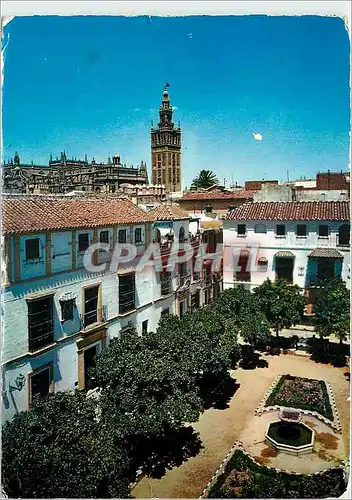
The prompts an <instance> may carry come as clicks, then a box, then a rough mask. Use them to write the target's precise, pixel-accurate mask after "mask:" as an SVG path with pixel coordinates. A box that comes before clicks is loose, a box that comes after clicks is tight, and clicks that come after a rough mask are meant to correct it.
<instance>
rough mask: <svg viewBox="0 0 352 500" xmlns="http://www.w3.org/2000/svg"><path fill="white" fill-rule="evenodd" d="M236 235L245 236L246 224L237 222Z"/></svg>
mask: <svg viewBox="0 0 352 500" xmlns="http://www.w3.org/2000/svg"><path fill="white" fill-rule="evenodd" d="M237 235H238V236H246V224H237Z"/></svg>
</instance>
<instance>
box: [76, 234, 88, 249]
mask: <svg viewBox="0 0 352 500" xmlns="http://www.w3.org/2000/svg"><path fill="white" fill-rule="evenodd" d="M88 247H89V235H88V233H83V234H79V235H78V251H79V252H85V251H86V250H87V248H88Z"/></svg>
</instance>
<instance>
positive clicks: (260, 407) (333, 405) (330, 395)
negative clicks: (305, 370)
mask: <svg viewBox="0 0 352 500" xmlns="http://www.w3.org/2000/svg"><path fill="white" fill-rule="evenodd" d="M286 375H287V374H286ZM283 376H284V375H278V376H277V377H276V378H275V379H274V381H273V383H272V384H271V385H270V387H269V389H268V390H267V392H266V394H265V396H264V397H263V398H262V400H261V402H260V403H259V405H258V407H257V408H256V409H255V411H254V414H255V415H257V416H261V415H262V414H263V413H264V412H269V411H277V410H280V409H281V408H286V407H285V406H279V405H275V406H265V403H266V402H267V400H268V398H269V396H270V395H271V393H272V391H273V390H274V389H275V387H276V386H277V384H278V382H279V381H280V379H281V377H283ZM312 380H317V379H312ZM323 382H324V383H325V386H326V389H327V394H328V398H329V403H330V406H331V409H332V413H333V416H334V421H331V420H329V419H328V418H326V417H324V416H323V415H321V414H320V413H318V412H317V411H313V410H302V409H301V408H297V410H299V411H300V412H301V413H302V414H303V415H310V416H312V417H315V418H317V419H318V420H320V421H321V422H323V423H325V424H326V425H328V426H329V427H331V428H332V429H333V430H334V431H336V432H338V433H339V434H342V427H341V422H340V418H339V415H338V412H337V408H336V403H335V398H334V395H333V392H332V388H331V385H330V383H329V382H327V381H326V380H323Z"/></svg>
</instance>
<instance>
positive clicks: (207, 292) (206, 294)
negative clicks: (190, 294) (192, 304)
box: [204, 290, 210, 306]
mask: <svg viewBox="0 0 352 500" xmlns="http://www.w3.org/2000/svg"><path fill="white" fill-rule="evenodd" d="M209 298H210V294H209V291H208V290H204V305H205V306H207V305H208V304H209V303H210V300H209Z"/></svg>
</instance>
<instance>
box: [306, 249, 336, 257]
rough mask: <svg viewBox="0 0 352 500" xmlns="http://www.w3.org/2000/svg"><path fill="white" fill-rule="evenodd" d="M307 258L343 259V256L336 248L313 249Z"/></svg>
mask: <svg viewBox="0 0 352 500" xmlns="http://www.w3.org/2000/svg"><path fill="white" fill-rule="evenodd" d="M308 257H317V258H323V259H324V258H328V259H343V255H342V254H341V253H340V252H339V251H338V250H336V248H315V249H314V250H313V252H311V253H310V254H309V255H308Z"/></svg>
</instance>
